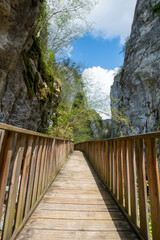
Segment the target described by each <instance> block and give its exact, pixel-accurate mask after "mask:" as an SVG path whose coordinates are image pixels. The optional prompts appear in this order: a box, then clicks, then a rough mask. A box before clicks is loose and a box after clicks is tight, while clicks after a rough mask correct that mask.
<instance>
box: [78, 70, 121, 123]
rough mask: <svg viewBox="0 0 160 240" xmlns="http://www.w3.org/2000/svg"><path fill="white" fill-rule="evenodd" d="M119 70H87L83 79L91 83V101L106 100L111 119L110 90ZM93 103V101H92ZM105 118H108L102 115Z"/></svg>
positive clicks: (83, 74)
mask: <svg viewBox="0 0 160 240" xmlns="http://www.w3.org/2000/svg"><path fill="white" fill-rule="evenodd" d="M118 69H119V68H115V69H114V70H108V69H104V68H101V67H100V66H98V67H92V68H86V69H85V70H84V71H83V73H82V78H83V79H84V81H88V82H89V86H90V95H91V99H94V98H95V99H96V100H98V98H99V99H102V98H104V100H105V101H107V97H108V102H106V107H107V108H108V111H109V112H108V113H109V117H110V102H109V95H110V88H111V85H112V84H113V80H114V76H115V74H116V73H117V71H118ZM91 101H92V100H91ZM101 110H104V109H103V106H102V109H101ZM101 116H102V117H103V118H106V116H104V115H103V114H101Z"/></svg>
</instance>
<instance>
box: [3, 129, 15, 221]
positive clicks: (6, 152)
mask: <svg viewBox="0 0 160 240" xmlns="http://www.w3.org/2000/svg"><path fill="white" fill-rule="evenodd" d="M1 137H2V136H1ZM14 138H15V133H10V132H7V131H5V133H4V135H3V139H2V138H1V151H0V220H1V217H2V209H3V203H4V198H5V190H6V184H7V179H8V174H9V167H10V162H11V157H12V152H13V143H14Z"/></svg>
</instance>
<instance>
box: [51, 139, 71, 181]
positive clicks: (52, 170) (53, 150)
mask: <svg viewBox="0 0 160 240" xmlns="http://www.w3.org/2000/svg"><path fill="white" fill-rule="evenodd" d="M67 155H68V143H67ZM54 161H55V140H52V147H51V155H50V162H49V174H48V182H51V181H52V178H53V177H52V176H53V172H54Z"/></svg>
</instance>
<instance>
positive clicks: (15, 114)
mask: <svg viewBox="0 0 160 240" xmlns="http://www.w3.org/2000/svg"><path fill="white" fill-rule="evenodd" d="M40 9H41V1H40V0H2V1H0V23H1V24H0V121H2V122H5V123H8V124H12V125H15V126H19V127H24V128H27V129H31V130H37V129H40V130H42V129H44V128H46V127H47V126H48V124H49V121H50V119H51V115H52V114H53V113H54V111H55V108H56V104H57V101H58V96H59V93H60V84H59V83H58V82H57V81H56V80H54V79H53V87H52V88H53V92H54V93H53V94H52V95H51V94H49V90H50V89H49V86H48V85H47V82H45V81H44V79H43V77H42V71H41V69H40V67H39V61H40V59H39V58H40V54H39V52H38V51H36V45H35V44H36V43H35V41H34V38H33V33H34V31H35V28H36V26H37V23H38V19H39V15H40ZM33 45H34V46H33Z"/></svg>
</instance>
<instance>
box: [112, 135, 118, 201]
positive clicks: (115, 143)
mask: <svg viewBox="0 0 160 240" xmlns="http://www.w3.org/2000/svg"><path fill="white" fill-rule="evenodd" d="M113 146H114V168H113V171H114V182H113V194H114V195H115V196H116V197H117V170H118V168H117V141H116V140H114V141H113Z"/></svg>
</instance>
